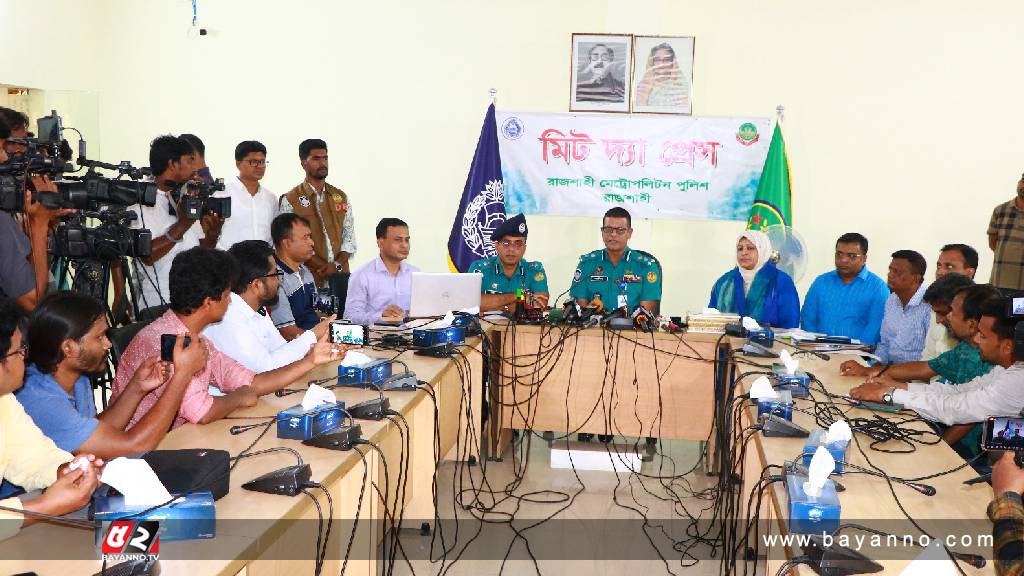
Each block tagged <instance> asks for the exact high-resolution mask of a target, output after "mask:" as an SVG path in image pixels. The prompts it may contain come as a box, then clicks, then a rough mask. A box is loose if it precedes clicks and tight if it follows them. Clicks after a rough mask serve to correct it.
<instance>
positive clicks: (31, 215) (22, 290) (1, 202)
mask: <svg viewBox="0 0 1024 576" xmlns="http://www.w3.org/2000/svg"><path fill="white" fill-rule="evenodd" d="M5 110H8V109H6V108H2V109H0V270H3V274H0V297H5V298H11V299H13V300H14V301H15V303H16V304H17V305H18V308H19V309H21V310H22V311H23V312H25V313H28V312H31V311H32V310H33V309H35V306H36V303H38V302H39V300H41V299H42V297H43V295H44V294H45V293H46V289H47V286H48V284H49V281H50V272H49V266H48V259H47V250H46V247H47V239H48V236H49V232H50V225H51V224H52V223H53V222H55V221H56V220H58V219H59V218H61V217H62V216H65V215H67V214H71V213H73V210H66V209H56V208H48V207H46V206H44V205H43V204H42V203H40V202H36V201H35V200H33V198H32V189H34V190H36V191H40V192H50V193H53V192H56V191H57V187H56V186H55V185H54V184H53V182H52V181H51V180H50V178H49V177H48V176H46V175H43V174H33V175H30V176H28V177H27V178H26V177H25V172H24V170H22V169H21V167H20V166H17V165H16V164H15V162H13V161H11V159H10V158H9V157H8V155H7V153H6V150H7V149H9V148H11V146H8V138H9V137H10V135H11V131H10V129H9V128H8V127H7V124H5V123H4V121H3V118H5V117H7V116H9V114H5V113H3V111H5ZM11 112H13V111H11ZM15 151H16V153H18V154H19V155H20V156H23V155H24V152H25V151H24V149H23V148H22V147H21V145H18V146H17V147H16V150H15ZM29 186H31V189H30V188H29ZM17 213H23V216H24V218H22V221H21V222H18V221H16V220H15V214H17Z"/></svg>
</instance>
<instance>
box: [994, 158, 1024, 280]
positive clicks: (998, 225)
mask: <svg viewBox="0 0 1024 576" xmlns="http://www.w3.org/2000/svg"><path fill="white" fill-rule="evenodd" d="M988 247H989V248H991V249H992V252H994V253H995V255H994V258H993V260H992V280H991V282H992V285H993V286H995V287H996V288H1011V289H1014V290H1024V175H1021V177H1020V180H1019V181H1018V182H1017V195H1016V196H1015V197H1014V198H1013V200H1010V201H1008V202H1003V203H1002V204H1000V205H999V206H996V208H995V210H993V211H992V219H991V220H990V221H989V224H988Z"/></svg>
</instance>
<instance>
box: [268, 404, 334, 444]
mask: <svg viewBox="0 0 1024 576" xmlns="http://www.w3.org/2000/svg"><path fill="white" fill-rule="evenodd" d="M277 417H278V418H279V420H278V422H277V437H278V438H284V439H286V440H309V439H310V438H314V437H316V436H319V435H321V434H324V433H326V432H330V431H331V430H334V429H335V428H338V427H339V426H341V425H342V424H344V423H345V403H344V402H335V403H334V404H331V405H327V404H324V405H322V406H317V407H316V408H313V409H312V410H310V411H309V412H306V411H304V410H303V409H302V404H296V405H295V406H292V407H291V408H288V409H287V410H281V411H280V412H278V413H277Z"/></svg>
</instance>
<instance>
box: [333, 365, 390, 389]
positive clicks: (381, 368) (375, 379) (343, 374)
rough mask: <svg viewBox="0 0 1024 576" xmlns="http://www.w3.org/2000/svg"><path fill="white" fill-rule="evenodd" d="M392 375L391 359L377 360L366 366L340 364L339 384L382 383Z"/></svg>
mask: <svg viewBox="0 0 1024 576" xmlns="http://www.w3.org/2000/svg"><path fill="white" fill-rule="evenodd" d="M390 377H391V361H390V360H376V361H374V362H370V363H369V364H366V365H365V366H338V384H340V385H342V386H359V385H363V386H367V385H369V384H380V383H381V382H383V381H385V380H387V379H388V378H390Z"/></svg>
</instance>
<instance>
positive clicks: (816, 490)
mask: <svg viewBox="0 0 1024 576" xmlns="http://www.w3.org/2000/svg"><path fill="white" fill-rule="evenodd" d="M835 468H836V460H835V458H833V457H832V455H831V454H829V452H828V450H826V449H825V447H824V446H818V449H817V450H815V451H814V456H812V457H811V465H810V466H808V467H807V481H806V482H804V493H805V494H807V495H808V496H820V495H821V488H822V487H823V486H824V485H825V480H828V475H829V474H831V473H832V471H833V470H835Z"/></svg>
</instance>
